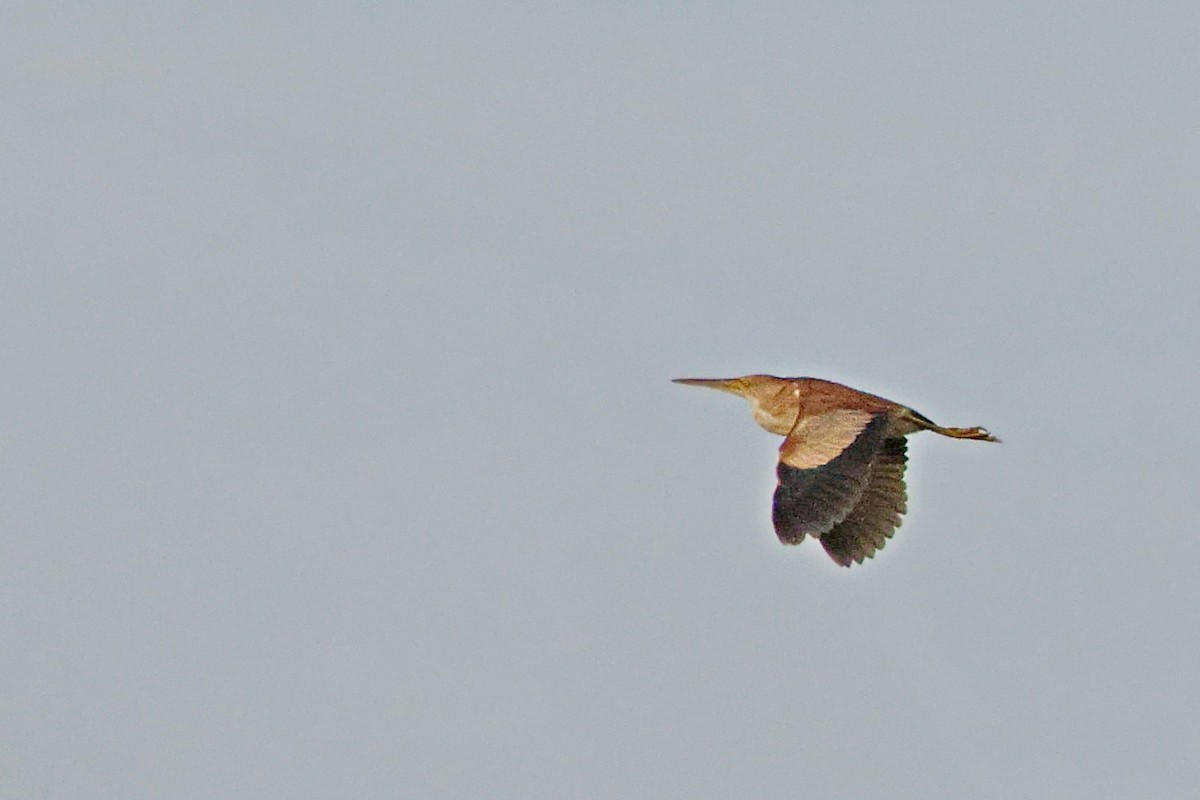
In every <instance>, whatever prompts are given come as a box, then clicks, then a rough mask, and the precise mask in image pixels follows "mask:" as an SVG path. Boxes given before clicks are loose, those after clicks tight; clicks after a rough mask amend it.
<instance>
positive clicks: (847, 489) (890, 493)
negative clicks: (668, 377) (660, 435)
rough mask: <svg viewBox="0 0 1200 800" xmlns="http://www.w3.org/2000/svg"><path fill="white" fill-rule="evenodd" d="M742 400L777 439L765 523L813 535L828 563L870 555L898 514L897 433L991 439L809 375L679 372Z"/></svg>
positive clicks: (783, 534) (900, 470) (900, 457)
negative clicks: (771, 498) (723, 375)
mask: <svg viewBox="0 0 1200 800" xmlns="http://www.w3.org/2000/svg"><path fill="white" fill-rule="evenodd" d="M675 382H676V383H683V384H687V385H689V386H707V387H709V388H713V389H720V390H722V391H726V392H731V393H733V394H736V395H739V396H741V397H745V398H746V399H747V400H749V402H750V411H751V413H752V414H753V415H754V420H755V422H757V423H758V424H759V425H760V426H762V427H763V428H764V429H766V430H767V431H770V432H771V433H774V434H776V435H777V436H783V437H785V438H784V441H783V444H782V445H781V446H780V448H779V465H778V468H777V475H778V478H779V486H778V487H777V488H776V490H775V498H774V505H773V510H772V519H773V521H774V524H775V532H776V534H777V535H778V536H779V539H780V540H781V541H782V542H784V543H785V544H799V543H800V542H801V541H803V540H804V537H805V536H814V537H816V538H818V539H820V540H821V544H822V545H823V546H824V547H825V550H826V551H827V552H828V553H829V555H830V556H831V557H832V558H833V560H834V561H836V562H837V563H839V564H841V565H843V566H850V564H851V563H852V562H855V561H857V562H859V563H862V561H863V560H864V559H866V558H870V557H871V556H873V555H874V554H875V552H876V551H877V550H879V549H880V548H882V547H883V546H884V544H885V543H886V542H887V539H888V538H889V537H891V535H892V533H894V532H895V529H896V528H897V527H899V525H900V516H901V515H902V514H903V513H904V512H905V510H906V494H905V488H904V467H905V463H906V460H907V456H906V444H905V441H904V437H906V436H908V435H909V434H912V433H916V432H917V431H921V430H931V431H934V432H936V433H940V434H942V435H943V436H949V437H952V438H955V439H978V440H982V441H991V442H994V441H999V440H998V439H996V438H995V437H994V436H992V435H991V434H990V433H988V432H987V431H986V430H984V429H983V428H944V427H942V426H940V425H938V424H936V423H934V422H933V421H932V420H930V419H929V418H928V417H926V416H924V415H923V414H920V413H918V412H916V411H914V410H913V409H911V408H909V407H908V406H904V405H901V404H900V403H895V402H893V401H891V400H886V399H884V398H882V397H878V396H876V395H873V394H867V393H866V392H860V391H858V390H856V389H851V388H850V387H849V386H843V385H842V384H840V383H834V382H833V381H825V380H821V379H819V378H778V377H775V376H774V375H746V376H743V377H741V378H719V379H714V378H680V379H678V380H676V381H675Z"/></svg>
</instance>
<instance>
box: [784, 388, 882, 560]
mask: <svg viewBox="0 0 1200 800" xmlns="http://www.w3.org/2000/svg"><path fill="white" fill-rule="evenodd" d="M887 427H888V419H887V415H886V414H871V413H868V412H866V411H851V410H837V411H830V412H827V413H825V414H818V415H815V416H812V417H806V418H802V419H801V420H800V421H798V422H797V423H796V427H794V428H793V429H792V432H791V433H789V434H788V437H787V438H786V439H785V440H784V442H783V446H781V447H780V448H779V467H778V470H777V474H778V476H779V486H778V487H776V489H775V500H774V505H773V507H772V512H771V517H772V520H773V521H774V523H775V534H776V535H777V536H778V537H779V540H780V541H781V542H783V543H784V544H799V543H800V542H801V541H803V540H804V537H805V536H807V535H810V534H811V535H813V536H822V535H823V534H825V533H827V532H828V531H830V530H831V529H832V528H833V527H834V526H836V525H837V524H838V523H840V522H842V521H843V520H845V519H846V518H847V517H848V516H849V515H850V514H851V512H852V511H853V510H854V508H855V506H857V505H858V503H859V500H860V499H861V498H862V496H863V494H864V492H865V491H866V489H867V485H868V483H869V480H870V477H871V465H872V463H873V462H874V460H875V455H876V453H877V452H878V451H879V449H880V448H881V447H882V446H883V443H884V441H885V434H886V433H887Z"/></svg>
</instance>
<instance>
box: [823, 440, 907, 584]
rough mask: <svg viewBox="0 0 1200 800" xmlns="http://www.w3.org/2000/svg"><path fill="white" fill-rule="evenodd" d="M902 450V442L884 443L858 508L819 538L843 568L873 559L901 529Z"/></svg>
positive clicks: (903, 509)
mask: <svg viewBox="0 0 1200 800" xmlns="http://www.w3.org/2000/svg"><path fill="white" fill-rule="evenodd" d="M905 448H906V444H905V441H904V439H903V438H895V439H884V440H883V446H882V447H881V448H880V449H879V452H878V453H876V455H875V459H874V460H873V461H872V463H871V470H870V477H869V478H868V480H867V486H866V489H864V490H863V493H862V496H861V497H860V498H859V501H858V504H857V505H856V506H854V508H853V509H852V510H851V511H850V513H849V514H847V515H846V518H845V519H844V520H842V521H841V522H839V523H838V524H836V525H834V526H833V528H832V529H830V530H829V532H828V533H823V534H821V545H822V546H823V547H824V548H825V552H827V553H829V556H830V557H831V558H832V559H833V560H834V561H836V562H837V563H839V564H841V565H842V566H843V567H848V566H850V563H851V562H852V561H857V562H858V563H860V564H861V563H862V562H863V559H866V558H870V557H872V556H873V555H875V551H877V550H880V549H881V548H882V547H883V546H884V545H885V544H887V540H888V539H889V538H891V535H892V534H893V533H895V532H896V528H898V527H900V522H901V520H900V515H901V514H903V513H904V512H905V511H906V510H907V504H906V499H905V491H904V465H905V461H906V454H905Z"/></svg>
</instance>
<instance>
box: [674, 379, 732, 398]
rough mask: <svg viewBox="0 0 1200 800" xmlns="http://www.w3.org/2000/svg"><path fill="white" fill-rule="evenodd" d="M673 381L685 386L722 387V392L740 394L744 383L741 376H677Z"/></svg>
mask: <svg viewBox="0 0 1200 800" xmlns="http://www.w3.org/2000/svg"><path fill="white" fill-rule="evenodd" d="M671 383H682V384H683V385H684V386H705V387H707V388H709V389H720V390H721V391H722V392H729V393H731V394H737V395H740V394H741V393H742V388H743V383H742V380H741V378H676V379H675V380H673V381H671Z"/></svg>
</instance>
